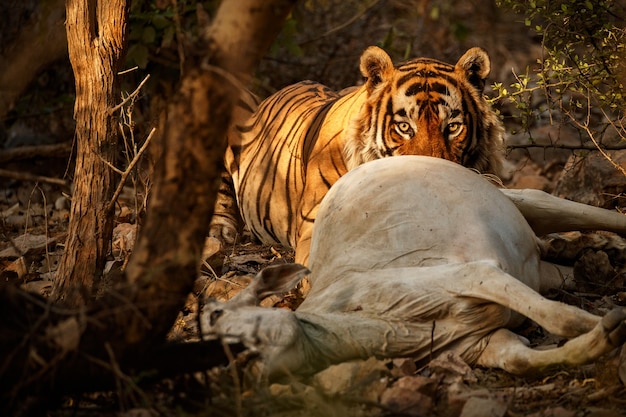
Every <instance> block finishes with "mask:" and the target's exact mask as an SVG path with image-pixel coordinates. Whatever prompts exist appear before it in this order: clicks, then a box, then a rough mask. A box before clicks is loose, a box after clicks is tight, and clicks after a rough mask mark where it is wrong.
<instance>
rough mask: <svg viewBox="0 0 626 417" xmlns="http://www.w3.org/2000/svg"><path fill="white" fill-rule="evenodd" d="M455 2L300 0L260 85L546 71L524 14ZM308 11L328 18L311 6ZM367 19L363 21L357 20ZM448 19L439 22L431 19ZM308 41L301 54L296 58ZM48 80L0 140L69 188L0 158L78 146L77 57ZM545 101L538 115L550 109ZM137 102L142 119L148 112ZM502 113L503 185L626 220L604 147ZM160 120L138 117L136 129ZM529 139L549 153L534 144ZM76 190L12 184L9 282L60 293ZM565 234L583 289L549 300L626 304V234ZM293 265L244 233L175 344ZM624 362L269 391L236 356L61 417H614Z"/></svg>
mask: <svg viewBox="0 0 626 417" xmlns="http://www.w3.org/2000/svg"><path fill="white" fill-rule="evenodd" d="M453 3H454V2H449V1H435V2H425V1H415V2H407V1H389V2H381V1H371V2H362V1H360V2H359V1H356V2H354V1H320V2H301V5H300V7H299V9H298V10H297V11H296V12H295V13H294V18H295V19H297V20H298V19H299V20H298V25H299V26H298V27H297V31H296V32H295V35H294V38H293V39H291V40H283V41H281V42H279V46H278V48H277V50H276V51H274V53H273V54H272V55H271V56H270V57H268V58H267V59H266V60H265V61H264V63H263V65H262V68H261V69H260V71H259V74H258V77H257V80H256V85H255V89H256V91H257V92H259V93H260V94H268V93H271V92H272V91H274V90H275V89H277V88H280V87H281V86H284V85H286V84H289V83H291V82H294V81H299V80H302V79H315V80H319V81H322V82H325V83H327V84H328V85H330V86H332V87H334V88H342V87H345V86H347V85H351V84H354V83H355V82H358V81H359V80H360V76H359V73H358V57H359V55H360V53H361V51H362V50H363V49H364V48H365V47H366V46H368V45H370V44H377V43H378V44H382V45H384V46H385V47H386V49H387V50H388V51H390V52H391V53H392V55H393V56H394V58H395V59H400V58H402V57H403V56H404V55H410V56H416V55H422V56H431V57H437V58H439V59H442V60H446V61H448V62H455V60H456V59H458V57H459V56H460V55H461V54H462V53H463V52H464V51H465V50H466V49H468V48H469V47H471V46H475V45H480V46H483V47H485V48H486V49H487V50H488V51H489V52H490V55H491V56H492V59H493V71H492V76H491V80H496V81H502V82H503V83H504V84H507V83H508V82H510V81H511V79H512V75H511V71H510V70H511V68H516V69H517V70H518V71H523V69H524V67H525V66H526V65H527V64H532V63H534V62H535V60H536V58H537V57H538V56H539V54H540V45H539V43H538V42H537V39H536V38H535V37H534V35H533V34H531V33H529V31H528V29H525V28H523V26H522V25H521V24H520V23H519V20H520V19H519V18H516V17H514V16H510V15H507V14H503V13H502V12H501V11H500V10H499V9H497V8H496V7H495V6H494V5H492V4H489V7H485V5H484V4H482V3H481V2H464V3H463V4H458V2H456V3H455V4H453ZM475 3H476V4H475ZM311 4H314V5H315V7H317V9H314V10H310V9H308V8H307V7H309V6H310V5H311ZM355 4H356V6H355ZM407 4H409V6H410V7H408V6H407ZM307 5H308V6H307ZM433 5H435V6H437V10H435V7H433ZM452 6H454V7H452ZM407 7H408V8H407ZM319 8H324V10H322V11H320V10H319ZM346 10H347V11H350V13H348V14H347V12H346ZM354 10H357V11H358V13H357V14H356V15H354V13H353V11H354ZM435 11H436V12H437V13H438V15H437V16H438V17H437V18H434V17H433V16H434V12H435ZM345 16H354V18H352V17H348V18H345ZM426 16H430V18H427V17H426ZM294 30H295V29H294ZM363 34H367V36H364V35H363ZM295 47H297V49H298V50H299V52H298V51H295V52H294V49H295ZM51 80H54V82H53V81H51ZM35 84H36V86H35V87H36V88H35V90H36V91H37V94H33V95H32V96H29V97H30V98H29V99H32V100H40V101H41V102H40V103H39V104H40V105H41V104H42V103H50V102H51V101H53V102H54V104H55V106H56V107H54V109H53V111H52V112H47V113H45V114H44V116H41V117H33V116H32V114H31V115H30V116H29V117H25V118H21V119H20V118H17V119H15V121H12V122H11V125H10V126H5V128H6V133H5V132H4V130H3V131H2V132H0V133H2V134H3V135H6V136H2V135H0V140H1V141H2V142H3V144H4V147H5V148H7V149H5V150H2V151H0V162H2V163H3V168H4V169H11V170H13V171H15V172H28V173H33V174H38V175H42V176H46V177H48V178H62V177H64V174H65V172H66V169H67V166H66V160H67V155H62V156H61V157H58V155H57V157H54V158H52V157H45V158H44V157H37V158H32V157H31V158H24V159H11V160H7V159H2V156H3V152H6V151H7V150H8V148H11V147H15V146H23V145H40V144H43V143H56V142H66V143H67V142H68V141H69V138H71V103H70V105H67V102H66V100H61V99H58V100H57V99H56V98H58V97H60V96H61V95H60V94H59V91H54V90H53V91H54V93H47V92H48V91H49V90H51V89H52V87H54V86H57V87H59V86H61V85H64V86H65V87H63V91H62V93H63V94H64V96H63V97H65V95H66V94H69V92H68V91H66V90H68V89H70V87H69V86H71V72H68V65H67V63H65V64H62V65H60V66H57V67H55V68H53V69H51V70H50V71H48V72H47V73H46V74H44V75H42V77H40V79H39V80H37V81H36V83H35ZM489 93H490V92H489ZM46 94H48V95H46ZM55 97H56V98H55ZM55 100H56V101H55ZM64 103H65V104H64ZM22 104H24V103H22ZM535 104H536V105H537V106H540V105H541V102H540V100H539V99H538V100H536V101H535ZM30 106H33V103H32V102H27V103H26V107H29V108H30ZM137 107H138V109H137V110H138V111H141V109H140V107H141V103H140V104H138V105H137ZM498 109H499V110H500V111H501V114H502V115H503V117H504V119H505V122H506V123H507V128H508V132H512V131H515V132H517V133H515V134H513V133H509V134H508V138H507V140H508V145H510V146H512V147H517V148H516V149H512V148H510V152H509V153H508V157H507V160H508V164H507V166H508V172H509V174H508V175H507V176H506V178H504V182H505V184H506V185H507V186H509V187H516V188H538V189H543V190H546V191H548V192H554V193H555V194H557V195H559V196H562V197H567V198H572V199H575V200H578V201H581V202H585V203H589V204H594V205H599V206H603V207H607V208H612V209H617V210H620V211H622V209H623V207H625V206H626V203H625V202H624V201H623V195H622V194H623V192H624V190H625V189H626V181H625V180H624V179H625V178H626V176H624V175H623V174H622V173H621V172H619V171H618V170H616V169H615V167H614V166H613V164H612V163H611V162H609V161H607V160H606V158H604V157H602V156H599V155H598V154H596V153H593V152H592V153H589V152H573V151H572V150H565V149H555V148H554V147H551V146H546V147H542V146H541V145H553V144H554V143H561V144H563V143H565V144H567V145H575V144H576V143H580V141H579V139H578V138H579V136H580V135H579V132H577V131H575V130H572V128H571V127H568V126H567V125H565V124H563V123H561V122H560V121H559V120H560V119H559V118H556V119H555V118H544V119H540V120H537V121H536V122H535V123H534V124H533V125H532V126H531V128H532V131H531V132H530V134H529V133H528V132H522V131H520V129H519V125H518V122H517V121H515V119H514V118H513V116H512V115H513V109H511V108H509V107H507V105H506V104H503V103H499V104H498ZM148 119H149V118H148V117H147V116H144V117H143V118H141V117H138V119H137V124H138V125H140V124H141V123H142V121H145V120H148ZM145 129H147V126H146V127H145ZM51 132H54V135H51ZM51 136H53V137H51ZM529 137H532V138H533V140H534V144H535V145H540V146H538V147H537V146H535V147H527V145H528V144H529ZM9 145H10V146H9ZM511 149H512V150H511ZM609 156H610V157H611V158H612V159H613V161H614V162H615V163H616V164H617V165H619V166H622V167H624V166H626V160H625V158H626V156H624V154H623V153H621V152H611V153H609ZM141 192H142V190H141V187H138V188H137V189H136V188H133V187H131V186H129V187H127V190H126V192H125V193H124V195H123V196H122V198H121V199H120V206H119V207H118V211H117V214H116V215H117V227H116V229H115V236H114V242H113V250H112V253H111V256H110V259H109V263H108V267H109V268H113V269H114V268H119V267H123V265H124V263H125V261H126V260H127V257H128V256H129V254H130V251H131V248H132V244H133V242H134V238H135V236H136V228H135V222H136V217H137V211H138V210H137V207H141V205H142V204H143V195H142V194H141ZM70 195H71V190H70V188H69V187H66V186H57V185H50V184H49V183H47V182H41V181H40V182H38V183H37V184H35V183H34V182H32V181H25V180H18V179H13V180H6V179H3V180H2V182H0V274H1V275H2V279H3V280H4V281H11V282H13V283H14V284H17V285H20V286H21V287H22V288H25V289H27V290H29V291H33V292H36V293H39V294H44V295H46V294H48V293H49V291H50V289H51V283H52V280H53V279H54V273H55V271H56V266H57V263H58V260H59V258H60V256H61V255H62V252H63V242H64V241H65V238H66V229H67V223H68V217H69V215H68V197H69V196H70ZM136 203H137V204H136ZM568 239H571V240H576V241H577V242H580V245H578V250H577V251H576V253H575V254H574V255H575V256H576V257H577V258H578V259H579V261H578V262H577V264H576V265H575V267H576V269H577V271H578V272H577V273H578V277H579V279H580V289H579V290H578V291H577V292H572V293H566V292H563V291H561V292H558V293H554V294H552V297H553V298H555V299H559V300H562V301H565V302H568V303H571V304H575V305H577V306H579V307H582V308H585V309H587V310H589V311H592V312H595V313H598V314H602V313H604V312H606V311H608V310H609V309H610V308H612V307H613V306H615V305H622V306H623V305H626V284H625V282H624V280H625V275H624V265H625V263H626V260H625V259H624V255H625V254H626V251H624V250H623V249H620V248H624V246H620V244H622V243H623V242H622V243H620V240H619V239H617V238H616V239H615V241H614V242H617V243H616V244H615V245H613V247H614V248H615V247H616V248H617V249H612V250H606V251H603V250H599V251H588V250H586V249H585V248H586V243H588V242H589V239H591V238H589V237H588V236H586V235H577V234H573V235H569V236H568ZM290 261H292V254H291V253H290V252H289V251H285V250H283V249H281V248H271V247H266V246H263V245H260V244H258V243H256V242H254V241H253V240H252V239H250V237H249V236H245V235H244V236H243V237H242V238H241V239H240V242H239V243H238V244H237V245H235V246H233V247H232V248H228V250H227V251H225V252H221V253H219V254H218V255H216V256H213V257H212V258H211V259H209V260H207V262H206V263H205V265H204V266H203V268H202V274H201V276H199V277H198V280H197V285H196V288H195V290H194V293H193V294H191V295H190V296H189V300H188V303H187V307H186V308H185V309H184V311H182V312H181V314H180V317H179V319H178V320H177V322H176V323H175V325H174V326H173V328H172V331H171V335H170V337H171V338H172V339H178V340H180V339H182V340H191V339H194V338H197V337H198V336H197V321H196V318H197V312H198V308H199V307H198V306H199V303H198V300H201V299H203V298H204V297H205V296H213V297H218V298H222V299H227V298H229V297H232V296H233V295H234V294H235V293H236V292H237V291H238V290H240V289H241V288H243V286H245V285H246V283H247V282H248V281H249V279H250V274H254V273H256V272H257V271H258V270H260V269H261V268H263V267H264V266H267V265H269V264H272V263H277V262H290ZM300 301H301V300H300V299H299V298H298V296H297V294H295V293H294V294H287V295H285V296H284V297H273V298H271V299H270V300H268V301H266V305H274V306H279V307H284V308H294V307H295V306H297V305H298V303H299V302H300ZM518 331H519V332H520V333H521V334H523V335H524V336H526V337H527V338H528V339H530V340H531V343H532V344H533V345H534V346H541V347H550V346H554V345H558V344H559V343H562V340H559V339H555V338H553V337H551V336H550V335H547V334H545V333H544V332H543V331H542V330H541V329H540V328H538V327H537V326H536V325H534V324H533V323H530V322H528V323H526V324H525V325H524V326H523V328H521V329H519V330H518ZM620 355H621V357H620ZM625 355H626V354H625V353H623V352H622V353H621V354H620V352H615V354H613V355H609V356H608V357H606V358H604V359H603V360H602V361H599V362H598V363H596V364H593V365H588V366H584V367H580V368H577V369H563V370H559V371H555V372H551V373H549V374H548V375H544V376H542V377H536V378H518V377H512V376H510V375H508V374H506V373H505V372H502V371H498V370H490V369H482V368H474V369H472V368H470V367H468V366H467V365H466V364H464V363H463V362H462V361H461V360H460V359H459V358H458V357H455V356H453V355H448V356H445V355H444V356H442V357H439V358H434V360H433V361H432V362H431V363H430V364H429V365H428V366H426V367H424V368H419V369H418V368H416V366H415V364H414V363H413V362H412V361H411V360H407V359H403V360H393V361H376V360H369V361H364V362H358V363H349V364H344V365H340V366H335V367H332V368H329V369H328V370H326V371H324V372H322V373H320V374H318V375H316V376H315V377H314V378H312V379H310V380H308V381H291V382H290V383H288V384H284V385H279V384H275V385H270V386H268V385H267V384H263V383H260V382H258V381H254V380H250V378H247V377H246V375H247V373H246V364H245V363H240V362H239V361H235V362H233V363H232V365H231V367H230V368H228V369H214V370H211V371H207V372H206V373H203V374H196V375H184V376H180V377H178V378H175V379H169V380H165V381H161V382H160V383H158V384H156V385H150V386H142V387H141V388H139V387H137V386H135V387H127V388H128V389H127V390H124V391H123V392H117V393H110V392H107V393H94V394H90V395H85V396H83V397H81V398H68V399H67V400H66V402H65V403H63V404H62V405H61V406H60V407H59V408H58V409H56V410H54V411H52V412H50V415H57V416H65V415H70V414H71V415H77V416H87V415H124V416H153V415H181V414H192V415H212V416H213V415H215V416H231V415H236V416H248V415H250V416H263V415H265V416H463V417H471V416H494V417H500V416H511V417H516V416H555V417H570V416H577V417H578V416H581V417H582V416H594V417H601V416H602V417H604V416H617V415H626V388H625V385H624V384H625V383H626V369H625V368H626V365H625V363H626V359H625V358H624V356H625Z"/></svg>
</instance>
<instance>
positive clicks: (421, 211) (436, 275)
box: [202, 156, 626, 377]
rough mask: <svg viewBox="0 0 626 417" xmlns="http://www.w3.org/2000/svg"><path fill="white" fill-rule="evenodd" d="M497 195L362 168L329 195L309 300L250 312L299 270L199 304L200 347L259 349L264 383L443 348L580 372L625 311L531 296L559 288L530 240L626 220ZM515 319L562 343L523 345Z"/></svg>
mask: <svg viewBox="0 0 626 417" xmlns="http://www.w3.org/2000/svg"><path fill="white" fill-rule="evenodd" d="M505 193H506V195H505ZM505 193H503V192H502V191H501V190H499V189H497V188H496V187H494V186H493V185H492V184H490V183H489V182H488V181H486V180H485V179H484V178H482V177H481V176H479V175H477V174H475V173H473V172H471V171H469V170H467V169H465V168H463V167H461V166H459V165H456V164H454V163H452V162H448V161H445V160H442V159H435V158H429V157H419V156H402V157H393V158H385V159H381V160H378V161H374V162H369V163H367V164H364V165H363V166H361V167H359V168H357V169H355V170H353V171H351V172H350V173H348V174H347V175H345V176H344V177H343V178H341V179H340V180H339V181H338V182H337V183H336V184H335V185H334V186H333V187H332V189H331V190H330V192H329V193H328V195H327V196H326V197H325V199H324V202H323V204H322V207H321V208H320V211H319V214H318V216H317V220H316V223H315V231H314V234H313V243H312V246H311V256H310V270H311V274H310V277H309V280H310V283H311V290H310V292H309V294H308V296H307V298H306V300H305V301H304V302H303V303H302V305H301V306H300V307H299V308H298V310H297V311H295V312H291V311H287V310H281V309H269V308H261V307H257V304H258V299H259V298H263V297H265V296H267V295H269V294H271V293H273V292H276V291H285V290H286V289H288V288H289V287H290V286H291V285H293V284H295V283H296V282H297V281H298V280H299V279H300V278H302V276H303V275H304V274H305V273H306V270H305V269H304V268H302V267H299V266H297V265H287V266H284V267H274V268H270V269H266V270H264V271H263V272H261V273H260V274H259V275H258V276H257V277H256V278H255V280H254V281H253V282H252V284H251V285H250V286H249V287H248V288H247V289H245V290H244V291H242V292H241V293H240V294H239V295H238V296H236V297H235V298H233V299H232V300H230V301H229V302H227V303H217V302H210V303H208V304H207V305H206V306H205V311H204V313H203V318H202V321H203V326H204V328H205V329H206V337H215V336H219V337H228V338H234V339H235V340H238V341H243V342H244V343H246V344H248V345H249V346H251V347H254V348H255V349H257V350H258V351H259V352H260V354H261V358H262V364H263V365H264V369H265V371H266V372H267V374H268V375H269V376H270V377H278V376H280V375H284V374H310V373H314V372H316V371H319V370H321V369H323V368H325V367H327V366H328V365H331V364H334V363H339V362H342V361H347V360H352V359H359V358H367V357H370V356H376V357H379V358H392V357H413V358H415V359H417V360H425V359H427V358H429V357H430V356H431V353H432V354H434V355H436V354H438V353H440V352H442V351H444V350H453V351H455V352H456V353H458V354H459V355H460V356H461V357H462V358H464V359H465V360H466V361H467V362H468V363H471V364H480V365H484V366H488V367H498V368H502V369H505V370H507V371H509V372H511V373H514V374H523V373H528V372H541V371H543V370H546V369H548V368H551V367H554V366H558V365H579V364H583V363H586V362H590V361H593V360H594V359H596V358H598V357H599V356H600V355H602V354H604V353H607V352H609V351H610V350H612V349H614V348H615V347H618V346H621V345H622V344H623V343H624V341H625V340H626V322H625V320H626V310H625V309H615V310H613V311H611V312H609V313H608V314H607V315H606V316H605V317H598V316H595V315H593V314H590V313H588V312H585V311H584V310H581V309H579V308H576V307H573V306H570V305H566V304H563V303H560V302H556V301H551V300H548V299H546V298H544V297H542V296H541V295H540V294H539V293H540V292H542V291H545V290H547V289H549V288H553V287H559V286H560V285H562V284H563V282H562V281H563V278H562V276H561V274H559V272H558V270H557V269H556V267H554V266H553V265H551V264H549V263H546V262H544V261H542V260H541V259H540V253H539V248H538V241H537V238H536V235H535V232H537V231H539V232H541V233H547V232H550V231H552V230H567V229H568V227H569V226H575V227H577V228H598V227H602V228H607V229H611V230H614V231H619V232H624V231H626V217H624V216H622V215H620V214H618V213H615V212H610V211H608V210H602V209H597V208H593V207H589V206H585V205H582V204H577V203H573V202H568V201H565V200H561V199H558V198H555V197H552V196H549V195H548V194H545V193H541V192H534V191H525V192H519V191H505ZM511 200H513V201H514V202H515V204H513V203H512V202H511ZM516 206H517V208H516ZM521 212H523V213H524V216H526V218H527V219H528V221H527V220H525V217H523V216H522V214H521ZM529 223H530V224H533V226H534V227H535V228H536V230H535V232H534V231H533V229H532V228H531V227H530V226H529ZM524 317H528V318H531V319H532V320H534V321H535V322H537V323H538V324H540V325H541V326H543V328H544V329H545V330H547V331H549V332H551V333H554V334H557V335H560V336H564V337H568V338H571V340H569V341H568V342H567V343H566V344H565V345H563V346H561V347H558V348H554V349H550V350H545V351H539V350H534V349H531V348H529V347H528V346H527V344H525V342H524V339H523V338H522V337H520V336H518V335H516V334H515V333H513V332H511V331H510V330H508V329H511V328H514V327H516V326H517V325H519V324H520V323H521V321H522V320H523V319H524Z"/></svg>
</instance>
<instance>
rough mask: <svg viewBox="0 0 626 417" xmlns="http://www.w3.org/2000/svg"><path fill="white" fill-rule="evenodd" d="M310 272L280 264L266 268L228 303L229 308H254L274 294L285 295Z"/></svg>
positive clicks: (297, 266)
mask: <svg viewBox="0 0 626 417" xmlns="http://www.w3.org/2000/svg"><path fill="white" fill-rule="evenodd" d="M309 273H310V271H309V270H308V269H307V268H305V267H304V266H302V265H300V264H280V265H272V266H268V267H267V268H264V269H263V270H261V272H259V273H258V274H257V275H256V276H255V277H254V279H253V280H252V282H251V283H250V284H249V285H248V286H247V287H246V288H244V289H243V290H241V291H240V292H239V293H238V294H237V295H235V296H234V297H233V298H232V299H230V300H229V301H228V305H229V306H234V305H236V306H254V305H258V304H259V303H260V302H261V300H263V299H264V298H267V297H269V296H270V295H273V294H279V293H284V292H287V291H289V290H292V289H293V288H295V286H296V285H297V284H298V282H300V280H302V278H304V277H305V276H306V275H308V274H309Z"/></svg>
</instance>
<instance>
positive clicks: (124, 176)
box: [107, 127, 156, 212]
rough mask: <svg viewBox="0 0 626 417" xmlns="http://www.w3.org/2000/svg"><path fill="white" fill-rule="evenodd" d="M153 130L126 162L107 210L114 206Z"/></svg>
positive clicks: (154, 130) (150, 138)
mask: <svg viewBox="0 0 626 417" xmlns="http://www.w3.org/2000/svg"><path fill="white" fill-rule="evenodd" d="M154 132H156V128H154V127H153V128H152V130H151V131H150V133H149V134H148V137H147V138H146V140H145V142H144V143H143V145H142V146H141V148H140V149H139V150H138V151H137V154H136V155H135V157H134V158H133V160H132V161H130V164H128V167H127V168H126V170H125V171H124V172H123V173H122V178H120V183H119V184H118V186H117V189H116V190H115V193H113V197H112V198H111V201H109V205H108V206H107V212H111V211H112V210H113V208H114V207H115V202H116V201H117V198H118V197H119V196H120V194H121V193H122V190H123V189H124V184H125V183H126V179H127V178H128V176H129V175H130V173H131V171H132V170H133V169H134V168H135V165H137V162H139V159H140V158H141V156H142V155H143V153H144V152H145V150H146V149H147V148H148V145H149V144H150V141H151V140H152V137H153V136H154Z"/></svg>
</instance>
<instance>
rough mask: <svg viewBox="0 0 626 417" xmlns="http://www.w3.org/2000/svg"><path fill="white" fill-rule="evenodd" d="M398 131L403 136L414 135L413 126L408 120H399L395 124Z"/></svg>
mask: <svg viewBox="0 0 626 417" xmlns="http://www.w3.org/2000/svg"><path fill="white" fill-rule="evenodd" d="M395 129H396V131H397V132H398V133H399V134H401V135H403V136H411V137H412V136H413V128H412V127H411V125H410V124H409V123H407V122H398V123H396V124H395Z"/></svg>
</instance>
